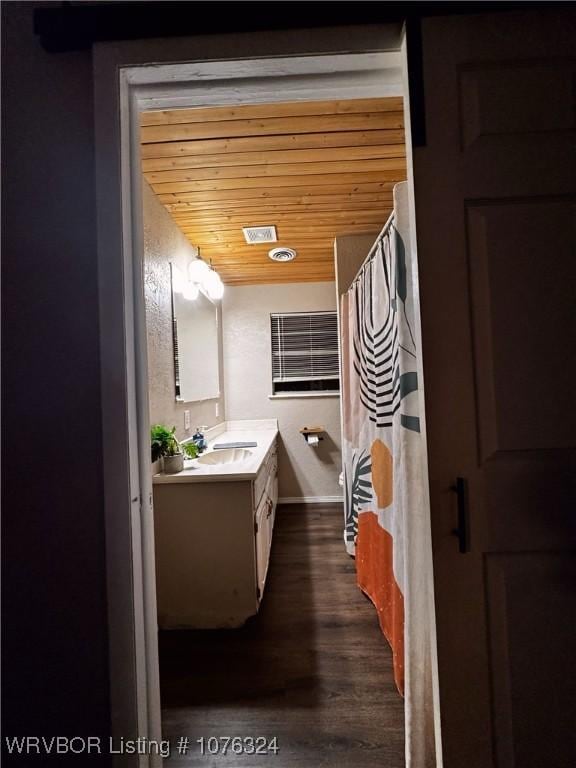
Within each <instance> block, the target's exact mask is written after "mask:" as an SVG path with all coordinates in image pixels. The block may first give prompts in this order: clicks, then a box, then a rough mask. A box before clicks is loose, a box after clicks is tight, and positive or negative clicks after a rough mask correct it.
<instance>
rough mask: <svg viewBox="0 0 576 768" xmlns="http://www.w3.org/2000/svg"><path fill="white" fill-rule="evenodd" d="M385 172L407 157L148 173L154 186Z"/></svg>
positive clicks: (403, 167)
mask: <svg viewBox="0 0 576 768" xmlns="http://www.w3.org/2000/svg"><path fill="white" fill-rule="evenodd" d="M381 171H403V172H404V173H405V172H406V158H404V157H385V158H376V159H373V160H336V161H330V162H320V163H314V162H307V163H283V164H279V165H271V164H267V165H233V166H227V167H223V168H193V169H189V168H185V169H177V170H167V171H153V172H150V173H145V174H144V177H145V179H146V181H148V182H149V184H151V185H152V186H155V185H158V184H165V183H171V182H190V181H191V182H196V181H209V180H214V181H219V180H220V179H242V180H244V179H252V178H254V179H256V178H257V179H259V180H261V183H263V184H266V183H267V181H268V178H269V177H282V176H290V177H295V178H298V177H299V176H313V175H322V176H324V175H332V174H335V173H337V174H346V173H354V174H357V173H370V172H381Z"/></svg>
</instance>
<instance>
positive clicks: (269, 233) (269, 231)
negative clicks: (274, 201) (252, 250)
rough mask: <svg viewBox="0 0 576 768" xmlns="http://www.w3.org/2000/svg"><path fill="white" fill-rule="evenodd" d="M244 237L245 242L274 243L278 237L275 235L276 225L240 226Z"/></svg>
mask: <svg viewBox="0 0 576 768" xmlns="http://www.w3.org/2000/svg"><path fill="white" fill-rule="evenodd" d="M242 232H244V237H245V239H246V242H247V243H250V244H251V245H252V244H256V243H275V242H276V240H277V239H278V238H277V237H276V227H274V226H270V227H242Z"/></svg>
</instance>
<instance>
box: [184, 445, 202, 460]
mask: <svg viewBox="0 0 576 768" xmlns="http://www.w3.org/2000/svg"><path fill="white" fill-rule="evenodd" d="M182 450H183V451H184V453H185V454H186V456H188V458H189V459H195V458H196V456H198V453H199V451H198V446H197V445H196V443H193V442H190V443H182Z"/></svg>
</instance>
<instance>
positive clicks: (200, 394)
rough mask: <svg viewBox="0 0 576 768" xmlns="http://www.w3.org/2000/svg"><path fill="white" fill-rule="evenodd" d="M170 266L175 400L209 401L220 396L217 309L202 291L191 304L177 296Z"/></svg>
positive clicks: (179, 295) (180, 295) (182, 297)
mask: <svg viewBox="0 0 576 768" xmlns="http://www.w3.org/2000/svg"><path fill="white" fill-rule="evenodd" d="M170 267H171V270H170V271H171V279H172V319H173V322H172V333H173V342H174V345H173V346H174V378H175V390H176V399H177V400H178V401H182V402H192V401H195V400H211V399H213V398H217V397H219V396H220V370H219V349H218V309H217V307H216V306H215V304H213V303H212V302H211V301H210V299H209V298H208V297H207V296H205V295H204V294H203V293H202V292H199V294H198V297H197V298H196V299H194V300H193V301H190V300H188V299H185V298H184V296H183V295H182V294H181V293H179V292H178V293H177V292H176V291H175V290H174V270H173V268H172V265H170Z"/></svg>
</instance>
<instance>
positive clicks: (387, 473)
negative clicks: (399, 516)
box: [370, 440, 394, 509]
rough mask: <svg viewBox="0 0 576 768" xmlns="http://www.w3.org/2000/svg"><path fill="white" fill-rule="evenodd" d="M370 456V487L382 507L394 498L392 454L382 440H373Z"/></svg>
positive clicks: (387, 505)
mask: <svg viewBox="0 0 576 768" xmlns="http://www.w3.org/2000/svg"><path fill="white" fill-rule="evenodd" d="M370 456H371V457H372V487H373V488H374V491H375V493H376V498H377V499H378V507H379V508H380V509H384V507H389V506H390V504H392V501H393V498H394V486H393V461H392V454H391V453H390V449H389V448H388V446H387V445H385V444H384V443H383V442H382V440H374V442H373V443H372V447H371V448H370Z"/></svg>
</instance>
